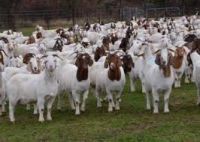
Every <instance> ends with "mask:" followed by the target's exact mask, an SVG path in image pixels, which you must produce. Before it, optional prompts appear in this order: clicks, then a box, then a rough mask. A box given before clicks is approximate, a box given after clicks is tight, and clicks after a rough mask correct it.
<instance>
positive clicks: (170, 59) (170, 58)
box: [169, 53, 174, 65]
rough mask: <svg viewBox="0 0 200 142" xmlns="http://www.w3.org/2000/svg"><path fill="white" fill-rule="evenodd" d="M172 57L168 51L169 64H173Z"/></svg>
mask: <svg viewBox="0 0 200 142" xmlns="http://www.w3.org/2000/svg"><path fill="white" fill-rule="evenodd" d="M173 59H174V58H173V56H172V54H171V53H169V64H170V65H173V64H174V60H173Z"/></svg>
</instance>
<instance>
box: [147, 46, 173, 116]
mask: <svg viewBox="0 0 200 142" xmlns="http://www.w3.org/2000/svg"><path fill="white" fill-rule="evenodd" d="M161 45H163V46H161V47H162V48H161V49H160V50H158V51H157V52H158V53H157V55H156V59H155V63H150V64H149V63H148V61H149V58H152V57H153V55H152V52H151V50H150V49H149V48H150V47H148V45H147V46H146V48H145V53H144V59H145V60H144V61H145V62H144V64H145V65H144V80H145V81H144V86H145V92H146V100H147V105H146V106H147V109H148V110H149V109H151V106H150V94H152V97H153V108H154V110H153V113H158V103H159V95H160V94H161V93H163V94H164V112H165V113H167V112H169V106H168V105H169V104H168V103H169V97H170V93H171V90H172V84H173V82H174V74H173V69H172V55H171V54H170V53H169V49H168V48H167V47H166V46H164V44H161ZM150 61H151V60H150Z"/></svg>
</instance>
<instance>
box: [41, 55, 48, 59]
mask: <svg viewBox="0 0 200 142" xmlns="http://www.w3.org/2000/svg"><path fill="white" fill-rule="evenodd" d="M47 56H48V55H43V56H42V57H40V58H39V59H43V58H46V57H47Z"/></svg>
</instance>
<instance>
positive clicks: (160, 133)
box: [0, 84, 200, 142]
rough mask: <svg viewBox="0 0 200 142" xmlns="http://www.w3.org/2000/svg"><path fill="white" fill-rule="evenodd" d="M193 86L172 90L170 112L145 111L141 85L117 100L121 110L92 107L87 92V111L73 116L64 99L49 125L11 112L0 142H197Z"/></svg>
mask: <svg viewBox="0 0 200 142" xmlns="http://www.w3.org/2000/svg"><path fill="white" fill-rule="evenodd" d="M195 104H196V88H195V86H194V85H193V84H184V85H183V86H182V87H181V88H180V89H173V91H172V95H171V98H170V110H171V112H170V113H169V114H164V113H163V103H161V104H160V113H159V114H156V115H155V114H152V112H150V111H147V110H145V98H144V95H143V94H142V93H141V92H140V87H138V88H137V91H136V92H135V93H129V87H128V84H127V85H126V87H125V91H124V96H123V97H122V103H121V110H120V111H118V112H116V111H115V112H112V113H108V112H107V104H104V105H103V108H100V109H99V108H98V109H97V108H96V99H95V97H94V96H93V95H92V94H91V93H90V95H89V99H88V101H87V110H86V112H85V113H82V114H81V115H80V116H75V115H74V112H73V111H71V110H70V108H69V106H68V100H67V99H66V98H64V99H63V105H64V107H63V109H62V110H61V111H58V110H56V109H55V108H54V110H53V113H52V116H53V121H51V122H47V121H46V122H44V123H39V122H38V121H37V120H38V116H34V115H33V114H32V112H33V111H32V110H31V111H26V110H25V107H24V106H18V107H17V110H16V123H15V124H11V123H10V122H9V119H8V116H7V114H6V115H5V116H3V117H2V118H1V120H0V142H10V141H25V142H26V141H29V142H35V141H41V142H43V141H45V142H46V141H48V142H49V141H51V142H57V141H58V142H62V141H63V142H65V141H78V142H79V141H80V142H96V141H97V142H103V141H108V142H116V141H119V142H129V141H130V142H159V141H160V142H168V141H169V142H195V141H196V142H198V141H199V140H200V131H199V129H200V109H199V107H197V106H196V105H195Z"/></svg>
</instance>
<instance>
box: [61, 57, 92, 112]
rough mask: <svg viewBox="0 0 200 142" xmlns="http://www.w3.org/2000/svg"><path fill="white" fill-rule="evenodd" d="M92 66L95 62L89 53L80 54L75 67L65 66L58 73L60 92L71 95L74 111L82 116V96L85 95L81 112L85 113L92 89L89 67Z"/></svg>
mask: <svg viewBox="0 0 200 142" xmlns="http://www.w3.org/2000/svg"><path fill="white" fill-rule="evenodd" d="M92 64H93V60H92V59H91V57H90V56H89V55H88V54H87V53H78V55H77V59H76V61H75V65H73V64H69V63H67V64H64V65H62V66H60V68H59V71H58V79H59V84H60V85H59V92H61V91H67V92H68V93H69V99H70V105H71V107H72V109H76V111H75V114H76V115H79V114H80V103H81V102H80V94H83V100H82V104H81V111H85V102H86V99H87V96H88V92H89V87H90V79H89V68H88V66H91V65H92ZM69 78H70V79H69Z"/></svg>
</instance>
